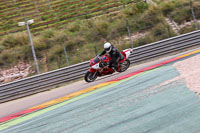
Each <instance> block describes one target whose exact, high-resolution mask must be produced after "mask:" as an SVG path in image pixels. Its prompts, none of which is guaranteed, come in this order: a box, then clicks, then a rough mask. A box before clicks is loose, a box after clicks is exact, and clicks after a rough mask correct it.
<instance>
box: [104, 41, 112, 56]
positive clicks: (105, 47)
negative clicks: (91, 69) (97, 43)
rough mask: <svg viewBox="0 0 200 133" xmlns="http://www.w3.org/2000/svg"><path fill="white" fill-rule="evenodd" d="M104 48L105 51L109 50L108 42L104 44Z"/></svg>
mask: <svg viewBox="0 0 200 133" xmlns="http://www.w3.org/2000/svg"><path fill="white" fill-rule="evenodd" d="M104 49H105V51H106V52H107V53H109V52H110V51H111V44H110V43H109V42H107V43H105V44H104Z"/></svg>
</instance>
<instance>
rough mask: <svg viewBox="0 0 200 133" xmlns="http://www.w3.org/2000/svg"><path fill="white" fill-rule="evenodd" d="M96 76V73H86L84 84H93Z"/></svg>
mask: <svg viewBox="0 0 200 133" xmlns="http://www.w3.org/2000/svg"><path fill="white" fill-rule="evenodd" d="M97 76H98V74H97V72H95V73H92V72H89V71H88V72H87V73H86V74H85V81H86V82H88V83H89V82H93V81H94V80H95V79H96V78H97Z"/></svg>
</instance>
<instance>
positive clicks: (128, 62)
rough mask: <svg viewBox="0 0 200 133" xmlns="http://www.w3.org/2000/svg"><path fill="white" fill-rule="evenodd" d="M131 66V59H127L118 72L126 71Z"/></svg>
mask: <svg viewBox="0 0 200 133" xmlns="http://www.w3.org/2000/svg"><path fill="white" fill-rule="evenodd" d="M129 66H130V60H129V59H126V60H125V61H124V62H122V63H121V64H120V70H119V71H118V72H124V71H126V70H127V69H128V68H129Z"/></svg>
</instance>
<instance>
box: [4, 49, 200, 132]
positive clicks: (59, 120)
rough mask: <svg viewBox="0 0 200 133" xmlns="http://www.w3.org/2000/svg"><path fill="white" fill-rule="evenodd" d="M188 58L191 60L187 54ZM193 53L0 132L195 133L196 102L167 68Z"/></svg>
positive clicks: (72, 97) (53, 105)
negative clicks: (174, 79)
mask: <svg viewBox="0 0 200 133" xmlns="http://www.w3.org/2000/svg"><path fill="white" fill-rule="evenodd" d="M191 54H192V55H191ZM195 54H199V50H198V51H196V52H193V53H189V54H186V55H183V56H178V57H176V58H172V59H170V60H168V61H164V62H162V63H159V64H156V65H153V66H150V67H148V68H144V69H141V70H139V71H136V72H132V73H129V74H126V75H124V76H122V77H118V78H115V79H113V80H111V81H109V82H105V83H101V84H98V85H95V86H92V87H89V88H86V89H83V90H81V91H78V92H74V93H72V94H69V95H66V96H65V97H62V98H58V99H55V100H53V101H50V102H47V103H44V104H41V105H39V106H34V107H32V108H29V109H28V110H24V111H22V112H19V113H18V114H15V115H11V116H10V117H4V118H3V119H0V121H1V123H0V132H1V133H8V132H9V133H18V132H20V133H23V132H24V133H31V132H34V133H35V132H42V133H44V132H48V133H54V132H55V133H58V132H59V133H60V132H66V133H68V132H70V133H73V132H81V133H90V132H108V133H112V132H113V133H118V132H119V133H121V132H131V133H132V132H134V133H146V132H148V133H151V132H152V133H156V132H158V133H160V132H162V133H198V132H200V127H199V121H200V115H199V114H200V106H199V105H200V99H199V96H198V95H196V94H195V93H193V92H191V91H190V90H189V89H188V88H187V87H186V85H185V81H184V79H179V80H176V81H171V82H167V81H169V80H171V79H173V78H175V77H177V76H179V75H180V74H179V72H178V71H177V70H176V68H175V67H174V66H172V64H173V63H174V62H175V61H179V60H181V59H184V58H189V57H190V56H195Z"/></svg>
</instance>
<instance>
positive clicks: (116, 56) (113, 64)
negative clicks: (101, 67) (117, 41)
mask: <svg viewBox="0 0 200 133" xmlns="http://www.w3.org/2000/svg"><path fill="white" fill-rule="evenodd" d="M106 53H107V54H109V55H110V56H111V61H110V63H109V67H110V68H112V69H113V70H117V68H118V61H119V60H121V59H123V58H124V57H123V55H122V54H121V53H120V52H119V50H118V49H117V48H115V47H114V46H113V45H111V44H110V43H109V42H106V43H105V44H104V51H103V52H102V53H101V54H99V56H102V55H104V54H106Z"/></svg>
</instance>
